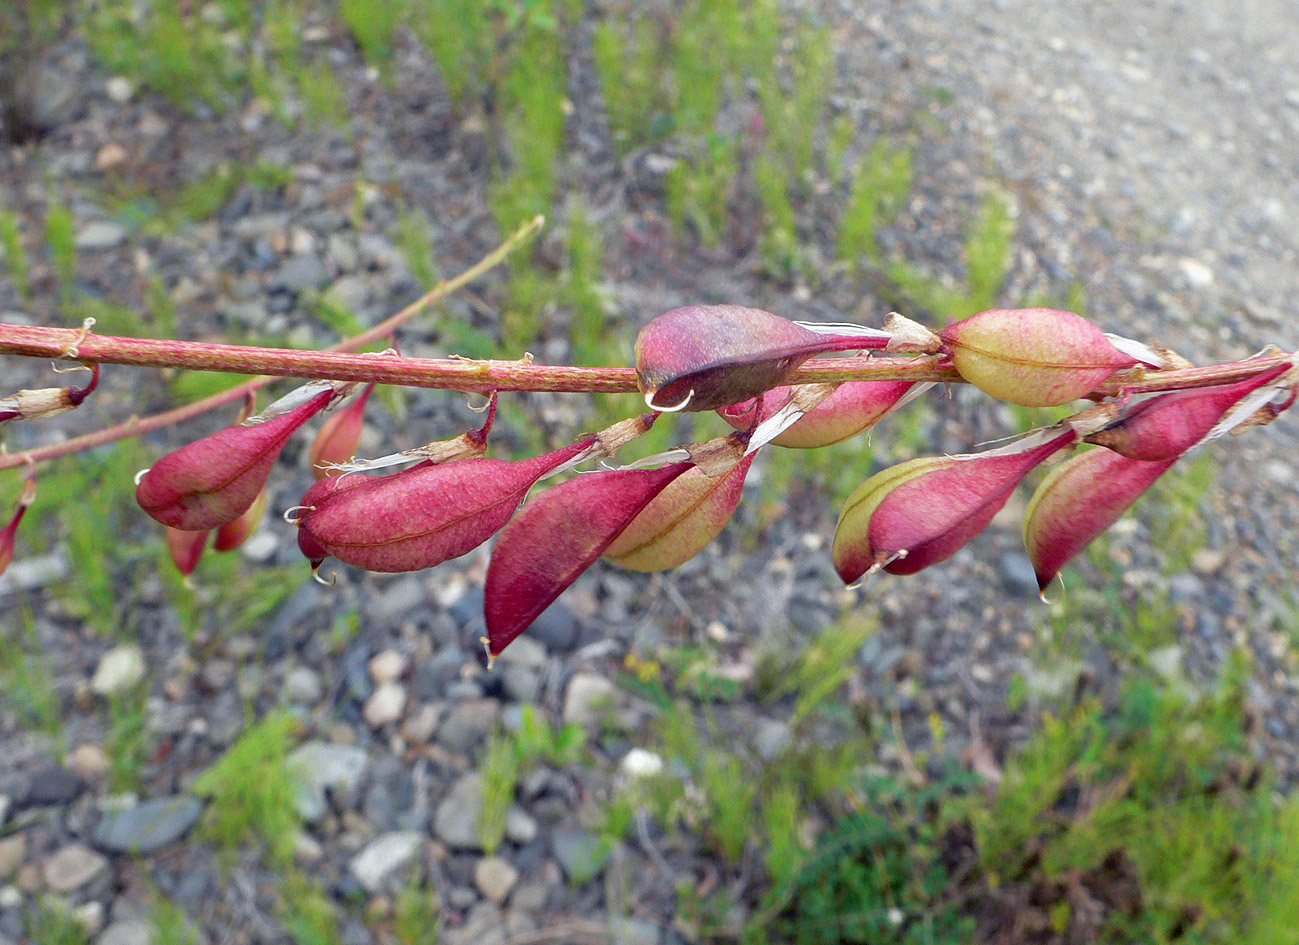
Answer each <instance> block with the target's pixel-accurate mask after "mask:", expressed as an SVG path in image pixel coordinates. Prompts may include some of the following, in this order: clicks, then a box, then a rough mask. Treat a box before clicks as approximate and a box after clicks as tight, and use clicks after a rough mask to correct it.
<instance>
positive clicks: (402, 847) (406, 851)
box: [348, 830, 423, 893]
mask: <svg viewBox="0 0 1299 945" xmlns="http://www.w3.org/2000/svg"><path fill="white" fill-rule="evenodd" d="M422 839H423V838H422V836H421V835H420V834H418V833H416V832H415V831H413V830H403V831H399V832H397V833H387V834H384V835H383V836H382V837H376V838H375V839H374V840H372V841H370V843H369V844H368V845H367V846H366V848H365V849H364V850H362V851H361V852H360V853H358V854H357V855H356V856H354V857H352V862H351V863H350V864H348V867H349V868H350V869H351V871H352V875H353V876H355V877H356V880H357V882H359V883H360V884H361V885H362V886H364V887H365V888H366V889H367V890H369V891H370V892H372V893H376V892H379V890H381V889H382V888H383V885H384V883H385V882H386V881H387V880H388V878H389V877H391V876H392V875H393V874H395V873H396V872H397V871H398V870H401V869H403V868H404V867H405V866H407V865H408V864H409V863H410V862H411V860H413V859H415V855H416V854H417V853H419V847H420V841H421V840H422Z"/></svg>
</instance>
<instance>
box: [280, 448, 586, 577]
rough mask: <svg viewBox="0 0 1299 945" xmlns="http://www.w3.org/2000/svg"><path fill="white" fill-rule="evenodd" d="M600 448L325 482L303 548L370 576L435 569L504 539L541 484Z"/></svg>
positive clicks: (301, 525) (308, 518) (304, 518)
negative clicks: (499, 533)
mask: <svg viewBox="0 0 1299 945" xmlns="http://www.w3.org/2000/svg"><path fill="white" fill-rule="evenodd" d="M594 443H595V438H594V437H588V438H586V439H584V440H580V441H579V442H577V443H574V444H573V445H571V446H567V447H565V448H564V449H562V450H556V451H555V452H553V453H546V454H545V455H543V456H535V457H533V458H531V459H524V460H519V461H517V462H511V461H508V460H502V459H464V460H459V461H457V462H452V463H445V464H441V465H434V464H433V463H421V464H420V465H419V466H415V467H413V468H411V469H407V470H405V471H404V472H400V473H396V474H395V475H391V476H362V475H356V474H353V475H347V476H341V477H330V478H328V479H322V480H321V481H320V482H318V483H316V485H315V486H313V487H312V488H311V489H310V490H309V491H308V492H307V494H306V495H305V496H303V499H302V503H301V505H302V506H303V507H304V508H303V510H302V513H301V515H300V516H299V517H298V547H299V548H301V549H302V551H303V553H304V554H306V556H307V557H308V559H310V560H311V561H312V562H313V564H318V563H319V561H321V560H323V558H324V557H325V556H328V555H332V556H333V557H335V558H337V559H338V560H340V561H343V562H345V563H347V564H351V565H354V566H356V567H358V568H364V569H365V570H367V571H389V572H392V571H418V570H420V569H422V568H430V567H432V566H433V565H435V564H440V563H441V562H443V561H447V560H450V559H451V558H458V557H459V556H460V555H463V554H466V553H468V552H470V551H472V550H473V549H474V548H477V547H478V546H479V545H481V544H482V543H483V542H485V541H486V540H487V539H488V538H490V537H491V536H492V535H494V534H496V532H497V531H499V530H500V529H501V527H502V526H504V525H505V523H506V522H507V521H509V519H510V516H512V515H513V514H514V513H515V511H516V510H517V509H518V507H519V505H520V503H522V502H523V499H524V496H526V495H527V494H528V490H529V489H531V488H532V486H533V484H534V483H535V482H536V481H537V480H538V479H540V478H541V477H542V476H544V475H546V474H547V473H549V472H553V471H554V470H556V469H558V468H559V467H560V466H562V465H563V464H564V463H566V462H569V461H570V460H572V459H574V458H576V457H577V456H578V455H579V454H581V453H582V452H583V451H584V450H587V449H589V448H590V447H591V446H592V445H593V444H594ZM335 483H336V484H335Z"/></svg>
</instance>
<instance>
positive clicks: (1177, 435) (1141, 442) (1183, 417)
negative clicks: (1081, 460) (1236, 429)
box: [1086, 363, 1291, 462]
mask: <svg viewBox="0 0 1299 945" xmlns="http://www.w3.org/2000/svg"><path fill="white" fill-rule="evenodd" d="M1290 368H1291V365H1290V364H1288V363H1286V364H1278V365H1277V366H1276V367H1274V368H1272V369H1270V370H1267V371H1264V372H1263V373H1262V374H1259V375H1258V376H1257V377H1251V378H1248V379H1247V380H1243V381H1237V382H1236V383H1234V384H1222V385H1219V386H1217V387H1199V388H1193V389H1191V390H1179V391H1173V392H1171V393H1168V394H1160V395H1158V396H1156V397H1151V398H1150V399H1148V400H1143V401H1141V402H1140V403H1139V404H1137V405H1136V406H1134V407H1133V408H1132V409H1131V410H1129V411H1127V413H1125V414H1124V415H1123V416H1122V417H1120V418H1119V419H1118V420H1117V421H1115V422H1114V423H1113V424H1111V425H1110V426H1108V427H1106V428H1105V429H1103V430H1100V431H1098V432H1096V433H1093V434H1091V435H1090V436H1088V437H1087V438H1086V440H1087V442H1088V443H1095V444H1097V445H1099V446H1104V447H1107V448H1109V449H1111V450H1113V451H1114V452H1116V453H1120V454H1122V455H1123V456H1126V457H1128V458H1129V459H1141V460H1145V461H1147V462H1160V461H1162V460H1166V459H1176V458H1177V457H1179V456H1181V455H1182V454H1183V453H1185V452H1186V451H1187V450H1189V449H1191V447H1193V446H1196V445H1197V444H1199V443H1200V442H1201V441H1203V440H1204V439H1205V437H1207V436H1208V435H1209V434H1210V432H1211V431H1212V430H1213V428H1214V427H1215V426H1217V424H1218V421H1219V420H1221V419H1222V418H1223V416H1224V415H1225V414H1226V413H1227V411H1229V410H1230V409H1231V408H1232V407H1234V406H1236V404H1238V403H1239V402H1240V401H1241V400H1243V399H1244V398H1245V397H1246V396H1248V395H1249V394H1251V393H1253V392H1254V391H1256V390H1258V389H1259V388H1261V387H1263V386H1264V385H1266V384H1267V383H1268V382H1269V381H1272V380H1275V379H1276V378H1278V377H1280V376H1281V375H1282V374H1285V373H1286V372H1287V371H1289V370H1290Z"/></svg>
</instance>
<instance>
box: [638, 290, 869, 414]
mask: <svg viewBox="0 0 1299 945" xmlns="http://www.w3.org/2000/svg"><path fill="white" fill-rule="evenodd" d="M889 337H890V336H889V334H888V333H887V332H883V331H879V330H877V329H869V328H859V327H857V326H851V325H845V326H841V325H833V326H808V325H804V324H801V323H798V322H792V321H790V320H788V319H786V318H781V317H780V316H778V315H772V314H771V313H770V312H764V311H762V310H761V309H756V308H743V307H741V306H739V305H688V306H686V307H684V308H675V309H673V310H672V311H670V312H666V313H664V314H663V315H660V316H659V317H658V318H656V319H654V320H653V321H651V322H650V323H649V324H648V325H646V326H645V327H644V328H643V329H642V330H641V333H640V334H639V335H638V336H637V338H636V374H637V377H638V378H639V381H640V388H641V391H642V392H643V393H644V394H645V402H646V403H647V404H648V405H649V406H650V407H651V408H653V409H655V410H663V411H674V410H713V409H716V408H717V407H724V406H726V405H727V404H734V403H737V402H739V401H742V400H745V399H747V398H749V397H756V396H757V395H758V394H760V393H762V392H763V391H765V390H769V389H770V388H772V387H775V386H776V385H778V384H780V383H782V382H783V381H785V380H786V379H787V378H788V377H789V376H790V375H791V374H792V373H793V372H794V371H795V370H796V369H797V368H798V366H799V365H801V364H802V363H803V362H804V361H806V360H807V359H808V358H810V357H812V356H813V355H817V354H825V353H826V352H830V351H850V350H863V349H867V348H883V347H884V346H885V345H887V344H888V342H889Z"/></svg>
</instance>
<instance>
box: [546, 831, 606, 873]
mask: <svg viewBox="0 0 1299 945" xmlns="http://www.w3.org/2000/svg"><path fill="white" fill-rule="evenodd" d="M550 849H551V851H552V852H553V853H554V854H555V860H556V861H557V862H558V863H559V868H560V869H562V870H563V871H564V876H565V878H566V879H567V880H568V881H569V883H570V884H572V885H574V886H580V885H581V884H582V883H585V882H588V881H590V880H592V879H594V878H595V877H596V876H598V875H600V870H602V869H604V863H605V860H607V859H608V858H609V847H608V846H607V845H606V843H605V842H604V841H603V840H601V839H600V838H599V837H597V836H595V835H594V834H590V833H587V832H586V831H585V830H576V829H571V828H563V829H560V830H556V831H555V832H554V834H552V835H551V838H550Z"/></svg>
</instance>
